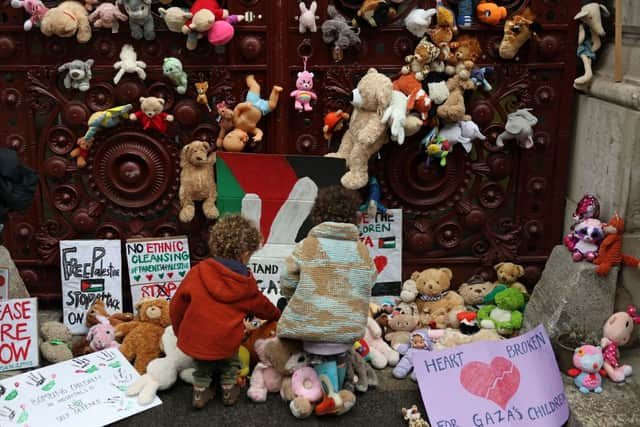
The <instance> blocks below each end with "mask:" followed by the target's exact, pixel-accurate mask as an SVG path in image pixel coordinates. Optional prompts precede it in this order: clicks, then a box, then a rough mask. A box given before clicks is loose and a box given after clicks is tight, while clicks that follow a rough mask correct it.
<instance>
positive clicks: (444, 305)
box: [411, 268, 464, 329]
mask: <svg viewBox="0 0 640 427" xmlns="http://www.w3.org/2000/svg"><path fill="white" fill-rule="evenodd" d="M452 277H453V272H452V271H451V270H450V269H448V268H428V269H426V270H423V271H422V272H414V273H413V274H412V275H411V279H413V280H414V281H415V282H416V288H417V289H418V292H419V295H418V297H417V298H416V304H417V306H418V311H419V313H420V322H421V323H422V325H423V326H430V327H432V328H438V329H443V328H446V327H447V326H449V325H451V323H452V322H451V319H450V318H451V315H452V313H454V312H456V311H462V310H464V300H463V299H462V297H461V296H460V294H458V293H457V292H455V291H451V290H449V287H450V286H451V278H452Z"/></svg>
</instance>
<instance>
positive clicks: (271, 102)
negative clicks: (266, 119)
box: [233, 74, 283, 142]
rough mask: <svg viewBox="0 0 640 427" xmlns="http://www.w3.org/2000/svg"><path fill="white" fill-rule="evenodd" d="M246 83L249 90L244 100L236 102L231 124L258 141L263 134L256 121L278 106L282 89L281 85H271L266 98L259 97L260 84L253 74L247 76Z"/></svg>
mask: <svg viewBox="0 0 640 427" xmlns="http://www.w3.org/2000/svg"><path fill="white" fill-rule="evenodd" d="M246 84H247V88H248V89H249V90H248V92H247V96H246V98H245V102H241V103H239V104H237V105H236V106H235V108H234V109H233V126H234V128H236V129H240V130H242V131H244V132H246V133H247V134H248V135H249V136H251V137H252V138H253V141H254V142H260V141H262V138H263V136H264V134H263V132H262V130H261V129H260V128H258V126H257V125H258V122H259V121H260V119H262V117H263V116H266V115H267V114H269V113H271V111H273V110H274V109H275V108H276V107H277V106H278V101H279V99H280V93H281V92H282V90H283V89H282V87H281V86H273V88H272V89H271V94H270V95H269V99H268V100H267V99H262V98H261V97H260V85H259V84H258V82H257V81H256V78H255V76H254V75H253V74H250V75H248V76H247V78H246Z"/></svg>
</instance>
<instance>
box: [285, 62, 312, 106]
mask: <svg viewBox="0 0 640 427" xmlns="http://www.w3.org/2000/svg"><path fill="white" fill-rule="evenodd" d="M308 60H309V57H308V56H305V57H304V58H303V64H304V68H303V70H302V71H301V72H299V73H298V79H297V80H296V90H294V91H292V92H291V95H290V96H291V97H292V98H293V99H294V100H295V101H294V108H295V109H296V111H312V110H313V107H311V101H315V100H317V99H318V96H317V95H316V94H315V92H314V91H313V73H311V72H309V71H307V61H308Z"/></svg>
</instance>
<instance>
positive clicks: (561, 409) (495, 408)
mask: <svg viewBox="0 0 640 427" xmlns="http://www.w3.org/2000/svg"><path fill="white" fill-rule="evenodd" d="M413 364H414V367H415V369H416V374H417V378H418V383H419V385H420V392H421V394H422V399H423V401H424V404H425V408H426V410H427V413H428V414H429V419H430V421H431V425H432V426H433V427H461V426H464V427H468V426H475V427H485V426H492V427H493V426H505V427H507V426H508V427H525V426H531V427H533V426H539V427H542V426H544V427H549V426H561V425H563V424H564V423H565V422H566V421H567V419H568V418H569V405H568V403H567V397H566V396H565V394H564V385H563V383H562V378H561V376H560V370H559V369H558V365H557V363H556V359H555V355H554V354H553V350H552V348H551V343H550V340H549V336H548V335H547V332H546V331H545V329H544V327H543V326H538V327H537V328H535V329H534V330H532V331H530V332H529V333H527V334H525V335H522V336H519V337H516V338H512V339H509V340H504V341H485V342H478V343H473V344H467V345H463V346H460V347H455V348H451V349H448V350H438V351H424V352H417V354H416V356H415V357H414V358H413Z"/></svg>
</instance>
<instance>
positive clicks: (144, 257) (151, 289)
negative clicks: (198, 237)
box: [126, 236, 191, 304]
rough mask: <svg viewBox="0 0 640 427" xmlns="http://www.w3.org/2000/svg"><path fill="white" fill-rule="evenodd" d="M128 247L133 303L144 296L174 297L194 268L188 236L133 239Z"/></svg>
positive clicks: (129, 241) (127, 244) (128, 243)
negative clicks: (188, 273) (192, 267)
mask: <svg viewBox="0 0 640 427" xmlns="http://www.w3.org/2000/svg"><path fill="white" fill-rule="evenodd" d="M126 248H127V249H126V253H127V261H128V265H129V281H130V282H131V298H132V300H133V303H134V304H135V303H136V302H137V301H139V300H140V299H141V298H144V297H153V298H166V299H168V300H170V299H171V297H172V296H173V295H174V294H175V293H176V291H177V290H178V286H180V283H181V282H182V279H184V277H185V276H186V274H187V272H188V271H189V269H190V268H191V259H190V257H189V242H188V240H187V238H186V237H185V236H179V237H170V238H163V239H132V240H127V243H126Z"/></svg>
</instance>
